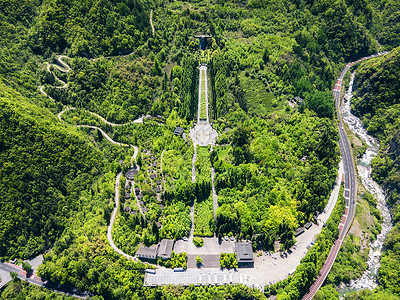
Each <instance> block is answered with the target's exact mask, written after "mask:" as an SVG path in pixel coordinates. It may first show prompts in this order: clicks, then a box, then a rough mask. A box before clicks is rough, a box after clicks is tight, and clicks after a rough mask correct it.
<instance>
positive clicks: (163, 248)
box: [158, 239, 174, 259]
mask: <svg viewBox="0 0 400 300" xmlns="http://www.w3.org/2000/svg"><path fill="white" fill-rule="evenodd" d="M173 246H174V241H173V240H167V239H163V240H162V241H161V242H160V245H159V247H158V257H161V258H162V259H169V258H171V254H172V247H173Z"/></svg>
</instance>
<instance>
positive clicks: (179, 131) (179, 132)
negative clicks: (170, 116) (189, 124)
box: [174, 127, 183, 136]
mask: <svg viewBox="0 0 400 300" xmlns="http://www.w3.org/2000/svg"><path fill="white" fill-rule="evenodd" d="M182 133H183V128H182V127H176V128H175V130H174V134H175V135H176V136H181V135H182Z"/></svg>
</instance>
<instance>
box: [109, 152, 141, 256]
mask: <svg viewBox="0 0 400 300" xmlns="http://www.w3.org/2000/svg"><path fill="white" fill-rule="evenodd" d="M135 153H136V151H135ZM136 154H137V153H136ZM133 156H135V154H134V155H133ZM135 158H136V157H135ZM121 175H122V172H120V173H119V174H118V175H117V177H116V178H115V207H114V210H113V212H112V215H111V219H110V224H109V225H108V227H107V239H108V242H109V243H110V246H111V248H113V249H114V251H115V252H117V253H119V254H121V255H122V256H123V257H125V258H127V259H130V260H135V261H136V259H135V258H134V257H133V256H131V255H129V254H126V253H125V252H123V251H122V250H121V249H119V248H118V247H117V246H116V245H115V244H114V240H113V238H112V229H113V226H114V222H115V217H116V216H117V212H118V208H119V184H120V180H121Z"/></svg>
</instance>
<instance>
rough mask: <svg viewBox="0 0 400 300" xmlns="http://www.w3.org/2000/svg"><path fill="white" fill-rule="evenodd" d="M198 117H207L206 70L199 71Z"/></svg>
mask: <svg viewBox="0 0 400 300" xmlns="http://www.w3.org/2000/svg"><path fill="white" fill-rule="evenodd" d="M200 99H201V102H200V119H207V109H206V71H201V94H200Z"/></svg>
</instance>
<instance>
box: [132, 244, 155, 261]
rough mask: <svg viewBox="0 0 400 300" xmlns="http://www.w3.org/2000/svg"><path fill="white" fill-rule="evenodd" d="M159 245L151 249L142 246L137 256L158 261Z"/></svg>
mask: <svg viewBox="0 0 400 300" xmlns="http://www.w3.org/2000/svg"><path fill="white" fill-rule="evenodd" d="M157 251H158V244H157V245H153V246H150V247H145V246H140V247H139V250H138V252H137V253H136V256H137V257H139V258H142V259H143V258H144V259H157Z"/></svg>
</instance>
